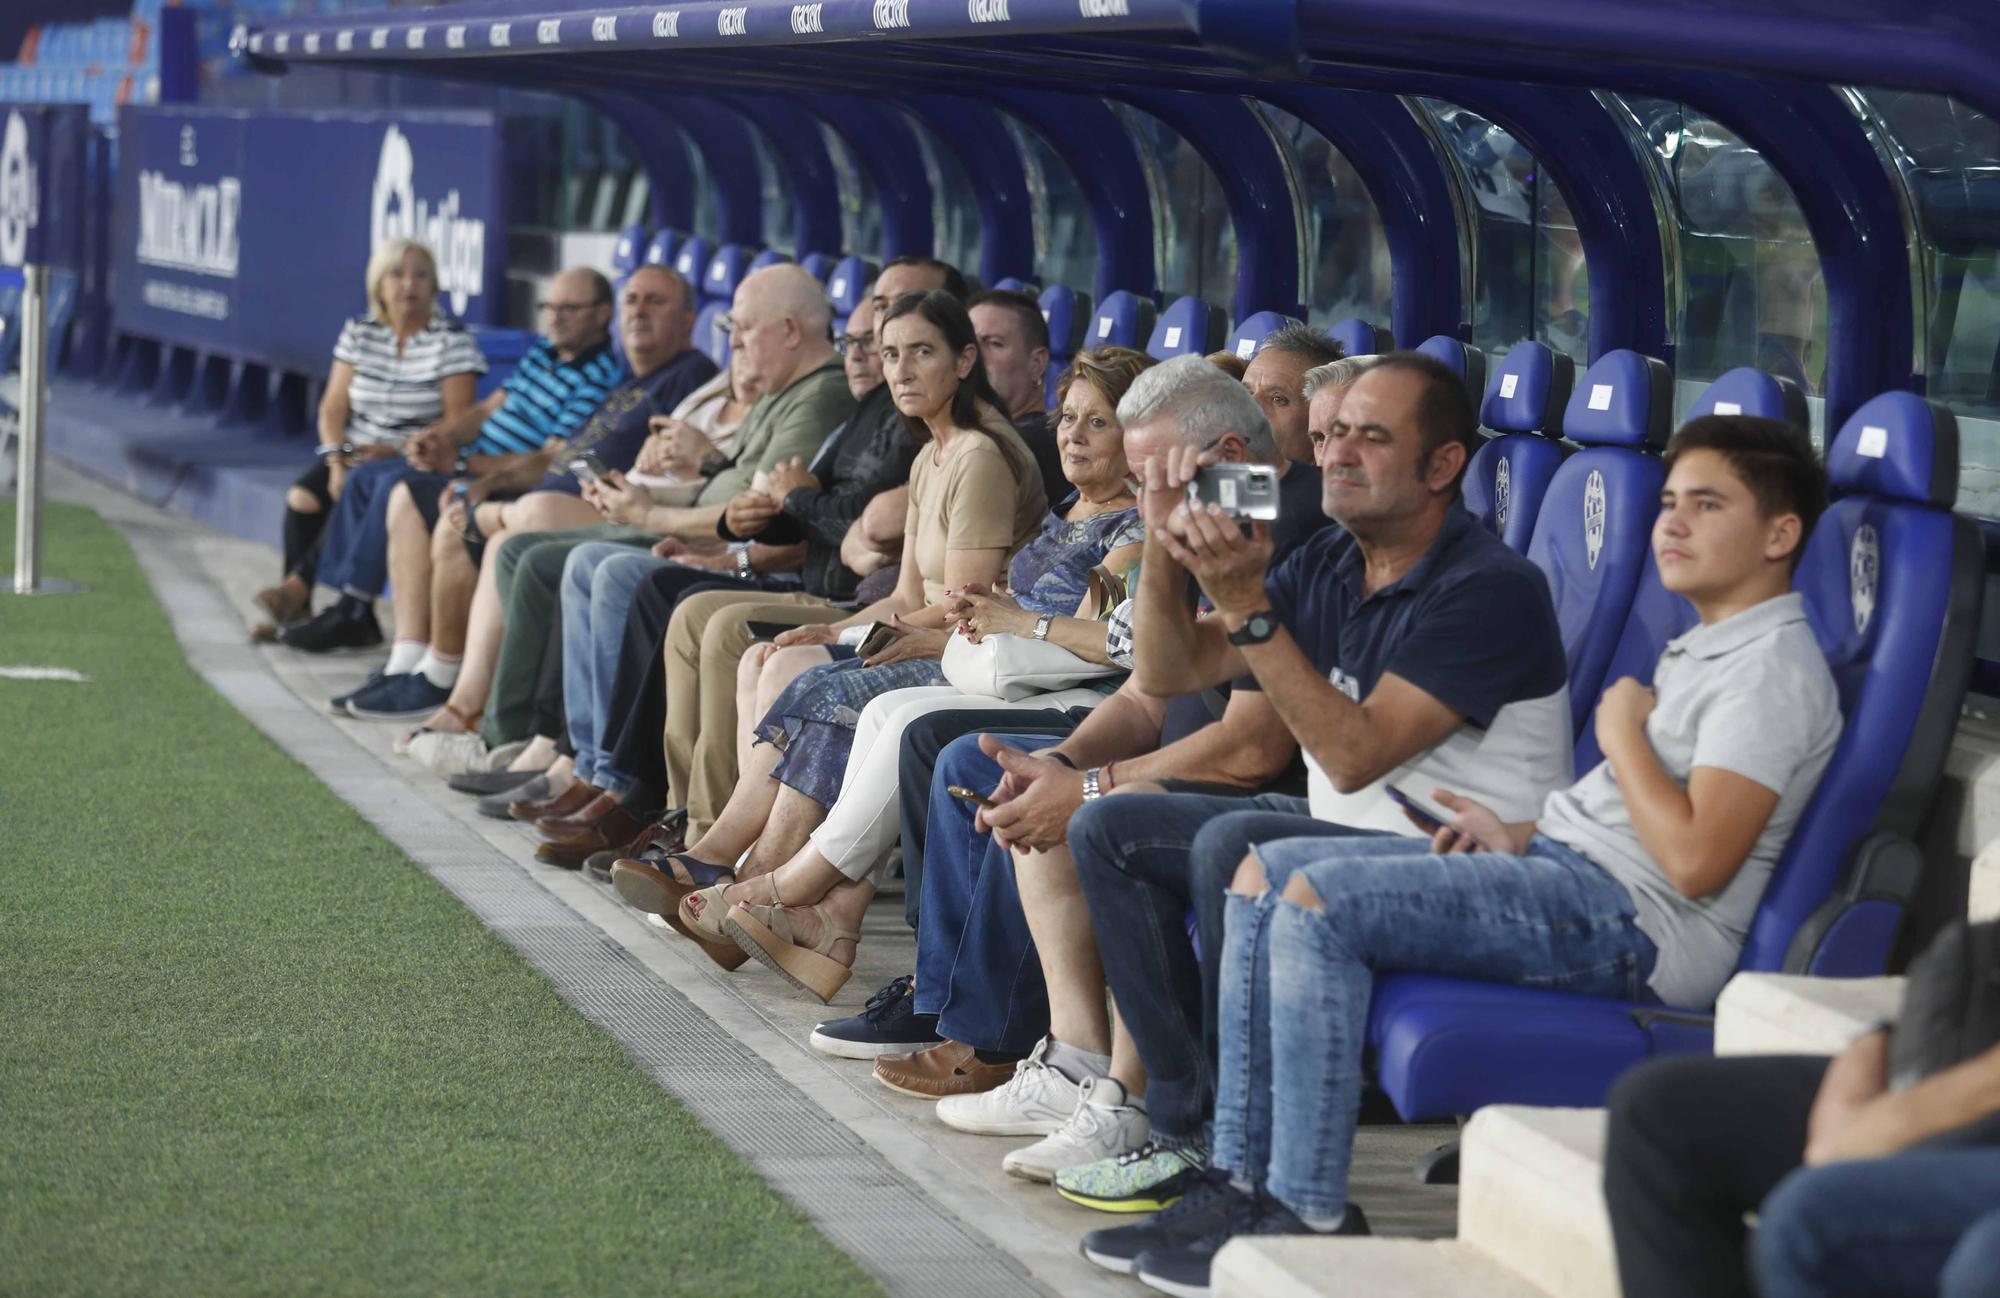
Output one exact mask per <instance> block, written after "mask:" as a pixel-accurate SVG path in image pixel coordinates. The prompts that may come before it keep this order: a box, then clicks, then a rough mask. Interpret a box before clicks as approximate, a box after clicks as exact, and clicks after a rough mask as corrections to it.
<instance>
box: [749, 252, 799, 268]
mask: <svg viewBox="0 0 2000 1298" xmlns="http://www.w3.org/2000/svg"><path fill="white" fill-rule="evenodd" d="M790 260H791V258H790V257H787V256H786V255H785V254H784V253H782V252H779V251H778V250H777V249H776V248H766V249H764V251H762V252H760V253H758V254H757V255H756V256H755V257H752V258H751V259H750V269H751V270H762V269H764V267H766V266H782V265H783V264H785V263H786V262H788V261H790Z"/></svg>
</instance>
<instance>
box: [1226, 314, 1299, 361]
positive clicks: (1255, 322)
mask: <svg viewBox="0 0 2000 1298" xmlns="http://www.w3.org/2000/svg"><path fill="white" fill-rule="evenodd" d="M1297 323H1298V322H1297V321H1296V320H1294V319H1292V317H1290V316H1288V315H1286V314H1285V313H1284V312H1282V311H1259V312H1257V313H1256V314H1255V315H1249V316H1245V317H1244V318H1243V321H1242V323H1240V324H1238V325H1237V326H1236V332H1235V333H1233V334H1231V335H1229V350H1230V351H1232V352H1235V353H1236V356H1237V359H1239V360H1246V361H1247V360H1249V359H1251V358H1252V357H1254V356H1255V355H1256V354H1257V349H1258V348H1259V347H1262V346H1263V345H1264V340H1265V339H1266V338H1268V337H1270V336H1271V335H1272V334H1274V333H1276V332H1277V331H1278V330H1280V329H1283V328H1284V327H1285V326H1286V325H1288V324H1297Z"/></svg>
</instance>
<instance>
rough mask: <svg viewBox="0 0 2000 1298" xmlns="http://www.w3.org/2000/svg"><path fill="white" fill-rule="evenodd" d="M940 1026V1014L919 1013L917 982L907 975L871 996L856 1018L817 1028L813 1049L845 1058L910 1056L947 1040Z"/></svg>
mask: <svg viewBox="0 0 2000 1298" xmlns="http://www.w3.org/2000/svg"><path fill="white" fill-rule="evenodd" d="M937 1023H938V1016H937V1015H935V1014H919V1013H917V980H916V979H915V978H913V977H911V976H910V975H909V974H904V975H903V976H902V977H901V978H898V979H896V980H895V981H894V982H892V983H890V984H889V985H888V986H886V987H884V988H882V989H881V990H880V991H878V992H876V993H875V994H874V995H873V996H870V997H869V998H868V1003H867V1004H866V1005H864V1006H863V1007H862V1009H861V1012H860V1013H859V1014H857V1015H855V1016H854V1017H853V1018H851V1019H831V1020H829V1021H827V1022H825V1023H822V1024H820V1025H819V1026H818V1027H816V1028H814V1029H813V1034H812V1038H811V1040H812V1048H813V1049H814V1050H817V1051H819V1052H820V1053H821V1054H827V1055H839V1056H840V1057H841V1058H842V1059H875V1058H877V1057H879V1056H882V1055H900V1054H907V1053H909V1052H911V1051H914V1050H927V1049H929V1048H930V1047H932V1046H934V1045H937V1044H938V1043H939V1042H940V1041H943V1040H944V1038H943V1037H941V1036H939V1035H938V1030H937Z"/></svg>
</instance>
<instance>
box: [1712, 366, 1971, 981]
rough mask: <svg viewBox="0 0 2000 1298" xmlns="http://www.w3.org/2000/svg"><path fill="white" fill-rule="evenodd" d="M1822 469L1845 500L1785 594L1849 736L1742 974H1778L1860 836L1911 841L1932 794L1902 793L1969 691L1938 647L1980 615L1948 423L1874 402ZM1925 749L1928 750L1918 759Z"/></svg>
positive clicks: (1795, 839) (1930, 405) (1783, 860)
mask: <svg viewBox="0 0 2000 1298" xmlns="http://www.w3.org/2000/svg"><path fill="white" fill-rule="evenodd" d="M1826 462H1827V471H1828V476H1829V478H1830V479H1831V482H1832V486H1833V489H1834V490H1835V492H1836V493H1841V499H1839V500H1837V501H1836V502H1835V503H1834V504H1833V506H1832V507H1831V508H1829V509H1828V510H1827V512H1826V513H1825V514H1824V515H1822V516H1821V518H1820V521H1819V525H1818V526H1817V527H1815V528H1814V529H1813V534H1812V538H1811V540H1809V541H1808V542H1807V543H1806V550H1805V554H1804V555H1803V557H1801V559H1800V560H1799V566H1798V571H1797V573H1796V574H1795V575H1794V578H1793V586H1794V588H1795V589H1797V590H1798V591H1799V593H1800V594H1802V595H1803V596H1804V597H1805V603H1806V615H1807V617H1808V618H1809V619H1810V620H1811V622H1812V627H1813V632H1814V634H1815V635H1816V636H1817V637H1818V639H1819V643H1820V648H1821V649H1822V650H1823V651H1824V652H1825V653H1826V661H1827V666H1828V667H1829V668H1830V669H1831V670H1832V672H1833V679H1834V683H1835V685H1836V686H1837V687H1838V688H1839V690H1840V706H1841V711H1842V713H1843V714H1844V715H1845V717H1846V725H1845V727H1844V728H1843V729H1842V731H1841V735H1840V743H1839V746H1838V747H1836V748H1835V749H1834V753H1833V758H1832V760H1831V761H1829V762H1828V763H1827V768H1826V774H1825V775H1823V776H1822V777H1821V779H1820V783H1819V788H1818V789H1817V790H1816V791H1815V792H1814V794H1813V798H1812V801H1811V803H1810V804H1808V806H1807V807H1806V810H1805V813H1804V815H1803V816H1802V817H1801V819H1800V822H1799V828H1798V830H1797V832H1796V833H1794V834H1793V835H1792V838H1791V841H1790V842H1789V843H1787V844H1786V845H1785V853H1784V855H1783V856H1782V857H1780V858H1779V860H1778V866H1777V869H1776V871H1775V872H1774V873H1773V874H1772V876H1771V882H1770V884H1769V885H1768V886H1767V887H1766V889H1765V891H1764V897H1763V900H1762V902H1761V903H1760V904H1759V905H1758V908H1757V917H1756V919H1755V920H1754V921H1752V923H1751V927H1750V936H1749V940H1748V941H1747V942H1746V943H1745V944H1744V947H1743V955H1742V959H1741V961H1740V962H1739V965H1738V967H1739V968H1742V969H1754V970H1775V969H1781V968H1784V967H1785V957H1786V953H1787V951H1788V950H1789V948H1790V946H1791V943H1792V938H1793V936H1794V934H1796V933H1797V932H1798V930H1799V927H1800V926H1801V925H1802V924H1803V923H1804V922H1805V921H1806V918H1807V917H1808V916H1809V915H1810V914H1811V913H1812V911H1813V910H1814V908H1815V907H1817V906H1819V904H1820V903H1821V901H1823V900H1824V899H1825V898H1826V897H1827V895H1828V894H1829V893H1830V892H1831V891H1832V889H1833V887H1834V885H1835V883H1836V882H1837V881H1838V880H1839V878H1840V874H1841V871H1842V869H1843V867H1844V866H1845V864H1846V858H1847V853H1848V850H1849V848H1851V847H1852V845H1853V844H1854V843H1855V842H1856V841H1857V840H1858V839H1859V838H1860V837H1861V835H1862V834H1863V833H1864V832H1866V831H1867V830H1869V829H1872V828H1882V829H1890V830H1895V831H1897V832H1901V833H1905V834H1909V833H1913V832H1914V831H1915V829H1916V823H1915V822H1916V820H1917V819H1918V818H1919V817H1920V816H1921V814H1922V810H1923V807H1924V806H1925V805H1926V804H1927V803H1928V800H1929V799H1928V793H1929V791H1928V790H1914V789H1911V788H1908V787H1907V785H1909V784H1910V783H1913V782H1922V783H1930V782H1932V781H1934V780H1935V778H1936V775H1937V768H1938V765H1939V764H1940V763H1941V762H1942V758H1943V746H1944V745H1945V744H1948V743H1949V734H1950V730H1951V729H1952V727H1953V726H1955V724H1956V718H1957V712H1958V707H1959V704H1960V702H1961V701H1962V700H1961V696H1962V694H1963V691H1964V679H1965V676H1964V664H1963V662H1961V661H1959V660H1960V659H1962V658H1963V657H1964V653H1963V652H1961V651H1960V650H1959V649H1957V648H1953V649H1951V650H1950V651H1949V652H1947V651H1946V650H1945V649H1944V648H1943V645H1944V642H1945V640H1946V639H1947V638H1952V639H1954V640H1957V639H1964V638H1965V637H1963V636H1957V637H1952V636H1951V633H1952V632H1953V631H1957V630H1962V629H1963V624H1964V623H1965V622H1967V621H1972V622H1976V621H1977V617H1978V613H1977V597H1976V594H1975V595H1973V596H1972V597H1971V599H1970V600H1969V601H1968V599H1967V597H1966V596H1964V595H1963V594H1961V593H1959V592H1956V591H1955V590H1954V587H1955V586H1957V585H1959V584H1961V583H1959V582H1957V581H1955V580H1954V574H1955V573H1956V572H1957V571H1958V570H1959V569H1960V568H1961V567H1962V566H1963V565H1962V564H1960V563H1958V562H1956V561H1955V558H1954V551H1955V548H1956V547H1957V546H1958V545H1959V541H1958V539H1957V536H1956V533H1957V532H1958V531H1959V527H1960V520H1957V519H1955V518H1954V517H1953V516H1952V513H1951V506H1952V504H1953V502H1954V501H1955V500H1956V499H1957V494H1958V424H1957V421H1956V420H1955V419H1954V418H1953V417H1952V414H1951V412H1950V411H1948V410H1946V409H1945V408H1944V407H1943V406H1940V405H1937V404H1936V403H1934V402H1930V401H1926V400H1924V399H1923V398H1921V397H1918V396H1915V395H1913V394H1911V393H1908V392H1889V393H1884V394H1883V395H1881V396H1878V397H1876V398H1875V399H1874V400H1872V401H1869V402H1868V403H1866V404H1865V405H1863V406H1862V407H1861V408H1860V409H1859V410H1857V411H1855V412H1854V414H1853V415H1852V416H1851V417H1849V419H1848V421H1847V424H1846V426H1845V427H1843V428H1842V429H1841V430H1840V433H1839V435H1838V436H1837V437H1835V438H1834V440H1833V445H1832V449H1831V450H1830V451H1829V452H1828V453H1827V457H1826ZM1976 589H1977V587H1976V584H1975V586H1974V590H1975V591H1976ZM1967 602H1970V603H1972V604H1973V608H1972V610H1971V612H1970V615H1969V617H1968V614H1967V611H1966V609H1965V607H1964V605H1965V604H1966V603H1967ZM1948 614H1949V615H1950V617H1949V620H1948V617H1947V615H1948ZM1940 730H1941V731H1942V732H1943V733H1942V737H1941V738H1940V736H1939V735H1938V733H1937V732H1938V731H1940ZM1919 738H1920V739H1921V740H1922V741H1923V742H1922V743H1921V745H1920V747H1922V748H1923V749H1924V750H1925V751H1923V752H1922V753H1915V752H1912V744H1913V740H1915V739H1919ZM1931 750H1935V753H1934V755H1933V752H1932V751H1931ZM1913 757H1914V758H1917V759H1918V760H1915V761H1912V760H1911V759H1912V758H1913ZM1899 783H1900V784H1902V785H1904V786H1905V787H1902V788H1899V787H1898V785H1899ZM1885 812H1888V813H1890V814H1887V815H1885V814H1884V813H1885Z"/></svg>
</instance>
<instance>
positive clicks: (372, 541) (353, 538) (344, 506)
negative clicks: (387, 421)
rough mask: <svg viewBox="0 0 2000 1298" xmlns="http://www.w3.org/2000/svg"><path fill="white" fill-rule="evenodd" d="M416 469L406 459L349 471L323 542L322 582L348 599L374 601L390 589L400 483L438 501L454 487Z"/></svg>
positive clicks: (440, 477)
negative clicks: (392, 527)
mask: <svg viewBox="0 0 2000 1298" xmlns="http://www.w3.org/2000/svg"><path fill="white" fill-rule="evenodd" d="M450 481H451V479H450V478H447V477H446V476H445V475H443V474H442V473H427V472H425V471H423V470H421V469H413V468H411V467H410V466H409V464H407V463H406V462H405V461H404V460H402V459H401V458H400V457H396V458H391V459H386V460H370V461H368V462H367V463H365V464H357V465H355V466H354V467H353V468H352V469H350V470H349V471H348V474H347V485H346V486H344V487H342V488H341V489H340V499H339V500H338V501H337V502H335V504H334V507H333V518H332V519H331V520H330V521H329V522H328V523H327V525H326V533H325V536H324V537H323V538H322V540H321V543H320V545H321V549H320V561H319V580H320V581H321V583H323V584H325V585H328V586H332V587H333V588H334V589H336V590H338V591H340V592H341V593H342V594H344V595H353V596H355V597H356V598H358V599H374V598H376V597H377V596H379V595H380V594H381V593H382V592H383V591H385V590H387V589H388V588H389V496H390V493H391V492H393V491H394V490H395V487H396V484H397V483H399V482H407V483H409V484H410V491H411V492H412V493H413V494H418V493H421V494H419V495H418V498H419V499H423V498H424V496H428V497H429V498H430V499H431V500H432V501H435V500H436V499H437V496H438V493H439V492H441V491H443V490H444V488H445V484H446V483H448V482H450Z"/></svg>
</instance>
